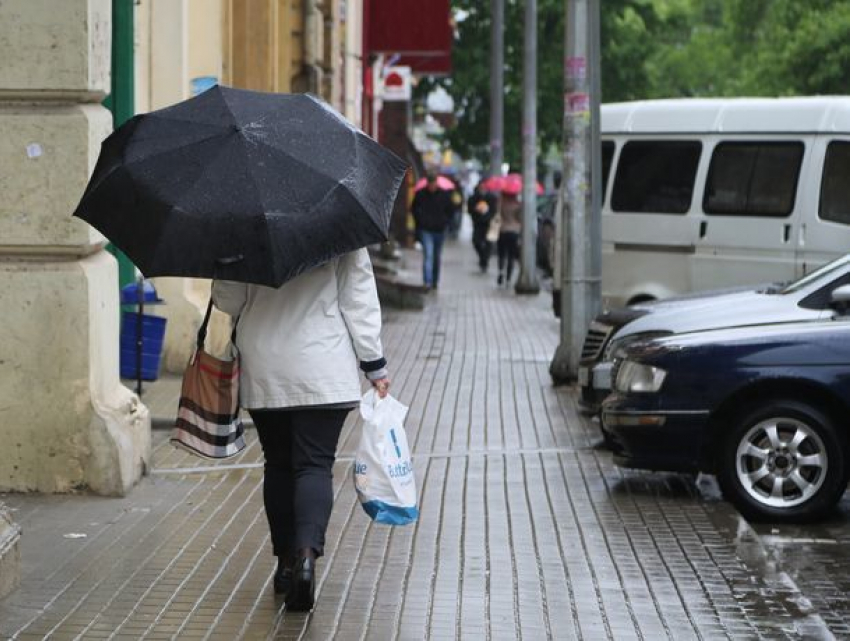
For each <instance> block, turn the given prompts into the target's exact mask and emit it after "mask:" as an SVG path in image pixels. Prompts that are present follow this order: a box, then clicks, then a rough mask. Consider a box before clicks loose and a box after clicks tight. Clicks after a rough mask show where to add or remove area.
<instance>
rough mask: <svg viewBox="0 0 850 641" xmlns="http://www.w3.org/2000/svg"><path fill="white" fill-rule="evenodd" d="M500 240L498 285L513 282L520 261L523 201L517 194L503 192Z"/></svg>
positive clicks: (501, 198)
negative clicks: (515, 269) (516, 262)
mask: <svg viewBox="0 0 850 641" xmlns="http://www.w3.org/2000/svg"><path fill="white" fill-rule="evenodd" d="M499 218H500V219H501V226H500V228H499V240H498V241H497V242H496V251H497V253H498V256H499V276H498V278H497V279H496V283H497V284H498V285H503V284H504V285H505V286H506V287H508V286H510V284H511V277H512V276H513V271H514V261H519V237H520V233H521V232H522V203H520V202H519V198H518V197H517V195H516V194H508V193H504V192H502V195H501V197H500V198H499Z"/></svg>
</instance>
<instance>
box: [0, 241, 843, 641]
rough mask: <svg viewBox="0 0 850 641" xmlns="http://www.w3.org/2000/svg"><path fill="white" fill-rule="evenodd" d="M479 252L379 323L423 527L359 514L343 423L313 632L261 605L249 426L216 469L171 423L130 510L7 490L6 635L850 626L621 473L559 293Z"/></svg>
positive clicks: (766, 558) (723, 524) (726, 525)
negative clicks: (564, 330)
mask: <svg viewBox="0 0 850 641" xmlns="http://www.w3.org/2000/svg"><path fill="white" fill-rule="evenodd" d="M472 258H473V257H472V251H471V248H470V247H469V246H468V244H459V245H458V246H453V245H450V246H449V247H448V249H447V252H446V257H445V259H446V264H445V271H446V276H445V277H444V278H445V282H444V283H443V285H442V287H441V290H440V291H439V293H438V294H435V295H432V296H431V298H430V299H429V302H428V304H427V306H426V309H425V310H424V311H422V312H398V311H391V310H387V311H386V313H385V316H386V323H385V336H384V338H385V344H386V349H387V356H388V359H389V361H390V364H391V367H392V372H393V381H394V385H393V392H394V395H395V396H396V397H398V398H399V399H400V400H402V401H403V402H405V403H407V404H410V414H409V418H408V422H407V429H408V436H409V438H410V441H411V445H412V448H413V450H414V457H415V464H416V472H417V476H418V485H419V490H420V496H421V511H422V513H421V519H420V521H419V522H418V523H417V524H416V525H415V526H411V527H405V528H389V527H385V526H376V525H373V524H372V523H371V522H370V521H369V519H368V518H367V517H366V515H365V514H364V513H363V512H362V510H361V508H360V507H359V504H358V503H357V499H356V496H355V494H354V490H353V486H352V483H351V479H350V478H349V477H350V474H351V462H352V455H353V450H354V447H355V441H356V437H357V426H358V423H357V416H356V415H355V414H354V413H352V414H351V415H350V416H349V420H348V422H347V424H346V428H345V430H344V432H343V438H342V441H341V443H340V450H339V459H338V462H337V465H336V467H335V470H334V472H335V475H334V487H335V492H336V497H337V498H336V503H335V508H334V512H333V515H332V518H331V524H330V529H329V532H328V546H327V556H326V557H325V558H324V559H322V560H321V561H320V564H319V576H318V579H319V599H318V604H317V607H316V609H315V611H314V612H313V613H312V614H311V615H305V614H296V613H287V612H285V608H284V607H283V604H282V603H281V602H280V600H278V599H276V598H275V597H274V595H273V594H272V590H271V576H272V572H273V570H274V564H273V557H272V556H271V551H270V544H269V537H268V530H267V525H266V522H265V515H264V512H263V507H262V470H261V454H260V451H259V446H258V443H257V442H256V439H255V435H254V433H253V431H249V433H248V437H249V439H248V440H249V447H248V448H247V449H246V450H245V452H243V453H242V454H241V455H239V456H238V457H236V458H235V459H233V460H229V461H227V462H225V463H217V464H212V465H211V464H210V463H208V462H206V461H201V460H198V459H196V458H193V457H191V456H190V455H188V454H185V453H183V452H182V451H180V450H175V449H174V448H172V447H171V446H170V445H169V444H168V443H167V432H166V431H161V430H158V431H156V432H155V433H154V439H155V453H154V465H153V470H152V472H151V474H150V476H148V477H147V478H146V479H144V480H143V482H142V483H141V484H140V485H139V486H138V487H137V488H136V489H135V490H134V491H133V492H132V493H131V494H130V496H128V497H126V498H121V499H110V498H100V497H92V496H28V495H6V496H4V497H3V500H4V502H6V503H7V504H8V505H9V506H10V507H11V508H13V509H14V510H15V512H14V516H15V518H16V520H17V521H18V523H19V524H21V525H22V527H23V529H24V533H23V539H22V548H23V549H22V552H23V570H24V577H23V581H22V584H21V587H20V589H19V590H18V591H17V592H15V593H13V594H12V595H11V596H10V597H8V598H7V599H6V600H5V601H0V638H15V639H41V638H45V637H49V638H52V639H74V638H80V639H95V638H120V639H124V638H126V639H142V638H146V639H172V638H180V639H195V638H197V639H237V638H243V639H266V638H278V639H376V640H383V639H455V638H457V639H493V640H496V639H526V640H534V639H605V638H612V639H646V640H654V639H664V638H667V639H676V640H679V639H727V638H732V639H739V638H740V639H809V638H831V633H830V630H829V627H830V626H840V625H844V626H845V627H843V628H836V630H835V633H836V635H838V636H841V635H842V631H843V630H846V624H847V615H846V614H845V615H844V619H843V620H841V615H839V618H838V620H836V619H835V617H834V616H833V615H834V613H835V610H834V609H830V610H829V611H828V613H827V614H828V615H829V616H828V617H822V616H821V615H820V611H819V605H818V603H817V602H816V601H812V600H810V599H806V598H805V596H804V595H803V594H802V593H801V591H800V589H799V588H798V584H797V583H795V581H794V580H793V579H792V578H790V577H789V575H787V574H785V573H783V572H782V571H780V569H779V568H778V567H777V563H776V559H774V558H772V557H771V554H770V550H766V549H765V547H764V545H763V544H762V542H761V539H760V537H759V536H757V534H756V533H755V532H754V530H752V528H750V526H749V525H748V524H747V523H746V522H744V521H743V520H741V519H740V518H739V517H738V516H737V514H736V513H735V512H734V510H732V508H731V507H730V506H729V505H728V504H726V503H725V502H723V501H721V500H720V499H719V498H715V497H714V494H715V491H714V490H713V489H712V488H711V487H708V488H707V489H706V488H703V490H702V491H701V490H700V487H699V486H698V485H697V484H695V483H694V481H693V479H691V478H688V477H683V476H678V475H665V474H648V473H640V472H631V471H624V470H620V469H618V468H616V467H615V466H613V464H612V463H611V458H610V455H609V454H608V453H607V452H606V451H604V450H600V449H597V448H596V444H597V441H598V440H599V439H598V432H597V428H596V426H595V425H594V424H593V423H592V422H591V421H589V420H588V419H587V418H584V417H581V416H580V415H579V414H578V413H577V411H576V405H575V393H574V390H571V389H569V388H560V389H556V388H553V387H552V386H551V383H550V380H549V376H548V373H547V369H548V364H549V360H550V358H551V355H552V353H553V351H554V348H555V345H556V342H557V331H558V324H557V321H556V320H555V319H554V318H553V317H552V315H551V313H550V311H549V309H550V302H549V300H548V297H547V296H545V295H541V296H539V297H533V298H521V297H517V296H516V295H514V294H513V293H512V292H510V291H507V290H504V289H502V290H498V289H496V287H495V284H494V283H493V282H492V280H493V279H492V277H485V276H481V275H478V274H475V273H474V269H473V260H472ZM178 387H179V381H177V380H176V379H173V378H164V379H162V380H161V381H159V382H157V383H156V384H153V385H150V386H148V387H147V388H146V392H145V402H146V403H148V404H149V405H150V406H151V408H152V411H153V413H154V415H156V416H158V417H159V418H162V419H164V420H165V419H167V418H168V416H169V415H170V413H171V412H173V408H174V406H175V404H176V396H177V392H178ZM709 486H710V483H709ZM843 585H846V581H845V584H843ZM838 611H839V612H840V610H838Z"/></svg>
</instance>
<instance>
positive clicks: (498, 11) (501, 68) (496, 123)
mask: <svg viewBox="0 0 850 641" xmlns="http://www.w3.org/2000/svg"><path fill="white" fill-rule="evenodd" d="M490 9H491V11H490V14H491V15H490V175H491V176H501V175H502V163H503V162H504V146H503V144H502V141H503V140H504V121H505V116H504V99H505V76H504V74H505V0H490Z"/></svg>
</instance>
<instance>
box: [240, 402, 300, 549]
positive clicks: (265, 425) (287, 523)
mask: <svg viewBox="0 0 850 641" xmlns="http://www.w3.org/2000/svg"><path fill="white" fill-rule="evenodd" d="M249 414H250V415H251V418H252V419H253V420H254V425H255V426H256V428H257V435H258V436H259V438H260V445H261V446H262V448H263V454H264V455H265V459H266V466H265V474H264V475H263V501H264V503H265V506H266V518H267V519H268V521H269V531H270V532H271V536H272V548H273V550H274V555H275V556H276V557H278V558H280V559H291V558H292V557H294V556H295V551H296V550H297V548H296V547H295V527H294V521H295V518H294V513H295V512H294V506H293V501H292V499H293V495H294V479H293V474H292V425H291V421H290V419H291V414H292V413H291V412H286V411H281V410H259V411H251V410H249Z"/></svg>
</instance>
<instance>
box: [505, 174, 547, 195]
mask: <svg viewBox="0 0 850 641" xmlns="http://www.w3.org/2000/svg"><path fill="white" fill-rule="evenodd" d="M534 191H535V192H536V193H537V195H538V196H540V195H542V194H543V185H541V184H540V183H535V184H534ZM502 192H504V193H506V194H511V195H514V196H515V195H516V194H519V193H521V192H522V174H508V175H507V176H505V177H504V178H503V184H502Z"/></svg>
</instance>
